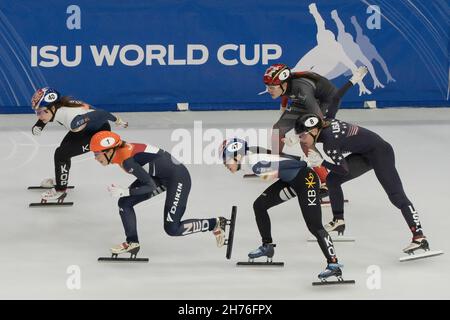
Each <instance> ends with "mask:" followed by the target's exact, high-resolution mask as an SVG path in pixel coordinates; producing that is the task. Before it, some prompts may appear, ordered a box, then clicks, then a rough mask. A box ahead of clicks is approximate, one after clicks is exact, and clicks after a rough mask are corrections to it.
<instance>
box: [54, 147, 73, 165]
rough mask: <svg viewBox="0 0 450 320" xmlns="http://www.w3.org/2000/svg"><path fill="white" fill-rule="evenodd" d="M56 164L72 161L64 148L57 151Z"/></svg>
mask: <svg viewBox="0 0 450 320" xmlns="http://www.w3.org/2000/svg"><path fill="white" fill-rule="evenodd" d="M54 158H55V162H66V161H69V160H70V157H69V156H68V154H67V152H66V151H65V150H64V148H62V147H58V148H56V150H55V156H54Z"/></svg>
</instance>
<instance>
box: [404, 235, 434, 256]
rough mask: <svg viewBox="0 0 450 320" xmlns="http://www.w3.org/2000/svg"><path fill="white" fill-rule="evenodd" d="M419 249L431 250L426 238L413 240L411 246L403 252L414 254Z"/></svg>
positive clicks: (420, 237)
mask: <svg viewBox="0 0 450 320" xmlns="http://www.w3.org/2000/svg"><path fill="white" fill-rule="evenodd" d="M418 249H422V250H424V251H429V250H430V245H429V244H428V241H427V240H426V238H425V236H419V237H415V238H413V239H412V242H411V243H410V244H409V246H407V247H406V248H405V249H403V252H404V253H407V254H414V251H416V250H418Z"/></svg>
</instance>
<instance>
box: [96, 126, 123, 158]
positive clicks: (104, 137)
mask: <svg viewBox="0 0 450 320" xmlns="http://www.w3.org/2000/svg"><path fill="white" fill-rule="evenodd" d="M121 144H122V139H121V138H120V136H119V135H118V134H117V133H114V132H111V131H100V132H97V133H96V134H94V135H93V136H92V138H91V142H90V144H89V148H90V150H91V151H92V152H95V153H97V152H105V151H107V150H109V149H112V148H115V147H118V146H120V145H121Z"/></svg>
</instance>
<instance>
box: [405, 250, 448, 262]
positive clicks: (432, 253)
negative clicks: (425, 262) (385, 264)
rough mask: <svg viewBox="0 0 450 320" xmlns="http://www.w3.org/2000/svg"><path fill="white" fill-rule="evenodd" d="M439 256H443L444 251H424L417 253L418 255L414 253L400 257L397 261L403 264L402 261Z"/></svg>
mask: <svg viewBox="0 0 450 320" xmlns="http://www.w3.org/2000/svg"><path fill="white" fill-rule="evenodd" d="M441 254H444V251H442V250H436V251H425V252H423V253H419V254H416V253H415V254H410V255H408V256H405V257H401V258H399V259H398V260H399V261H400V262H404V261H411V260H418V259H423V258H429V257H434V256H440V255H441Z"/></svg>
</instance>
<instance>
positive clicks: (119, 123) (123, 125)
mask: <svg viewBox="0 0 450 320" xmlns="http://www.w3.org/2000/svg"><path fill="white" fill-rule="evenodd" d="M116 118H117V120H116V122H114V123H115V124H116V126H118V127H121V128H127V127H128V122H126V121H123V120H122V119H120V118H119V117H116Z"/></svg>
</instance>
